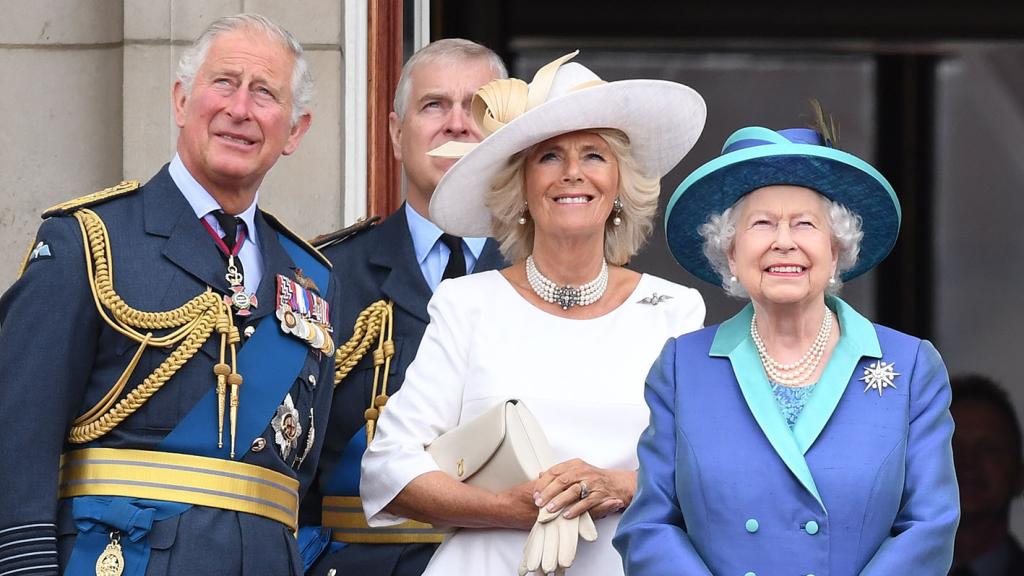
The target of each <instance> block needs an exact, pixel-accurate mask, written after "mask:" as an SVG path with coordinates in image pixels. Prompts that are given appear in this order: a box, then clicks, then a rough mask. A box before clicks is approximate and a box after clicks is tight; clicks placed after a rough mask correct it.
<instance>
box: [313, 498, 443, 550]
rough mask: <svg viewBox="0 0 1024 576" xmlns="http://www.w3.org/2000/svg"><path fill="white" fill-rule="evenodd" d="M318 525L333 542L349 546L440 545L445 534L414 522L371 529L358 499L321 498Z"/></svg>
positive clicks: (427, 525)
mask: <svg viewBox="0 0 1024 576" xmlns="http://www.w3.org/2000/svg"><path fill="white" fill-rule="evenodd" d="M321 522H322V523H323V525H324V526H325V527H327V528H330V529H331V532H332V535H331V537H332V539H333V540H334V541H335V542H346V543H348V544H439V543H440V542H441V540H443V539H444V535H445V532H444V531H443V530H438V529H436V528H434V527H433V526H431V525H430V524H426V523H424V522H417V521H415V520H408V521H406V522H402V523H401V524H397V525H395V526H385V527H383V528H371V527H370V526H369V525H368V524H367V523H366V515H364V514H363V502H362V500H360V499H359V497H357V496H324V503H323V517H322V518H321Z"/></svg>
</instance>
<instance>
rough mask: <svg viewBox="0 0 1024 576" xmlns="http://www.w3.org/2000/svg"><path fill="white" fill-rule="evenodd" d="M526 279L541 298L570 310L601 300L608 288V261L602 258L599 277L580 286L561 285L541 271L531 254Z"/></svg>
mask: <svg viewBox="0 0 1024 576" xmlns="http://www.w3.org/2000/svg"><path fill="white" fill-rule="evenodd" d="M526 280H527V281H528V282H529V283H530V288H531V289H533V291H534V293H536V294H537V296H540V299H541V300H543V301H545V302H549V303H551V304H558V305H559V306H561V307H562V310H568V309H569V308H572V307H573V306H587V305H589V304H593V303H594V302H597V301H598V300H600V299H601V296H604V292H605V290H607V289H608V261H607V260H603V259H602V260H601V271H600V272H599V273H598V274H597V278H594V279H593V280H591V281H590V282H587V283H586V284H583V285H582V286H579V287H576V286H571V285H569V284H566V285H565V286H559V285H558V284H555V282H554V281H552V280H551V279H549V278H548V277H546V276H544V275H543V274H541V273H540V270H538V269H537V264H536V263H535V262H534V261H533V255H532V254H531V255H529V256H527V257H526Z"/></svg>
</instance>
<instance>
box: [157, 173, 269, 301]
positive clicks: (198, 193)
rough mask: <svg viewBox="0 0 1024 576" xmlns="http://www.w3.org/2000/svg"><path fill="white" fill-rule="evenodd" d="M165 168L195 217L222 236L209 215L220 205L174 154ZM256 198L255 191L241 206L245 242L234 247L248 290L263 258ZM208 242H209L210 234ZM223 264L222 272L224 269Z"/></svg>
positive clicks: (257, 277)
mask: <svg viewBox="0 0 1024 576" xmlns="http://www.w3.org/2000/svg"><path fill="white" fill-rule="evenodd" d="M167 171H168V172H169V173H170V175H171V179H172V180H174V183H175V184H176V185H177V186H178V190H181V193H182V195H184V196H185V200H186V201H188V205H189V206H191V207H192V211H193V212H195V213H196V218H202V219H204V220H206V222H207V223H208V224H209V225H210V226H211V227H212V228H213V230H214V232H216V233H217V234H219V235H221V236H224V230H223V229H222V228H221V227H220V224H219V223H218V222H217V219H216V218H214V217H213V212H216V211H218V210H220V209H221V207H220V204H218V203H217V201H216V200H214V198H213V196H211V195H210V193H209V192H207V191H206V189H205V188H203V186H202V185H201V184H199V182H197V181H196V179H195V178H193V177H192V174H190V173H189V171H188V168H185V164H184V163H183V162H182V161H181V158H180V157H179V156H178V155H177V154H175V155H174V160H171V165H170V166H169V167H168V169H167ZM259 198H260V195H259V192H257V193H256V197H255V198H253V200H252V204H250V205H249V207H248V208H246V209H245V212H242V213H241V214H239V215H238V217H239V218H241V219H242V222H245V242H244V243H243V244H242V248H241V249H240V250H239V251H238V258H239V259H240V260H241V261H242V269H243V270H244V271H245V277H244V279H243V283H244V284H245V291H246V292H247V293H248V294H255V293H256V288H257V287H258V286H259V285H260V280H262V279H263V258H261V257H260V242H259V238H258V237H257V236H256V235H257V232H256V203H257V201H258V200H259ZM210 242H213V239H212V238H211V239H210ZM226 266H227V265H225V269H224V270H225V272H227V267H226Z"/></svg>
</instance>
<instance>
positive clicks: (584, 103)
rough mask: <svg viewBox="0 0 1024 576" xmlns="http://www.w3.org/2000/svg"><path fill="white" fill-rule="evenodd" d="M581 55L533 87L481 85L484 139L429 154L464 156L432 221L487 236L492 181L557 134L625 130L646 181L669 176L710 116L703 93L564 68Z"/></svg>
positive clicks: (478, 110)
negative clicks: (514, 157) (511, 160)
mask: <svg viewBox="0 0 1024 576" xmlns="http://www.w3.org/2000/svg"><path fill="white" fill-rule="evenodd" d="M577 53H578V51H577V52H573V53H571V54H567V55H565V56H563V57H561V58H559V59H558V60H555V61H554V62H551V63H550V64H547V65H546V66H544V67H543V68H541V69H540V70H539V71H538V72H537V74H536V75H535V76H534V79H533V82H531V83H530V84H529V86H527V84H526V83H525V82H523V81H522V80H518V79H514V78H510V79H507V80H494V81H492V82H490V83H488V84H486V85H484V86H483V87H482V88H481V89H480V90H478V91H477V93H476V95H475V96H474V97H473V116H474V119H475V120H476V122H477V126H479V127H480V129H481V130H482V131H483V133H484V134H485V138H484V140H483V141H481V142H480V143H477V144H471V143H466V142H449V143H448V144H445V145H444V146H441V147H439V148H437V149H435V150H432V151H431V152H430V154H432V155H435V156H448V157H460V159H459V161H458V162H456V163H455V164H454V165H453V166H452V167H451V168H450V169H449V170H448V172H446V173H445V175H444V176H443V177H442V178H441V181H440V182H439V183H438V185H437V189H436V190H434V194H433V197H432V198H431V200H430V218H431V220H433V221H434V223H435V224H437V225H438V226H439V227H440V228H441V229H442V230H445V231H446V232H448V233H450V234H454V235H457V236H470V237H481V236H490V235H491V212H490V210H488V208H487V206H486V205H485V203H484V202H485V197H486V194H487V191H488V190H489V189H490V187H491V181H492V180H493V179H494V176H495V175H496V174H497V173H498V172H499V171H500V170H501V169H502V168H504V167H505V166H506V163H507V162H508V160H509V158H510V157H511V156H512V155H514V154H515V153H517V152H520V151H522V150H525V149H527V148H529V147H530V146H533V145H534V144H537V143H539V142H543V141H545V140H547V139H548V138H553V137H555V136H558V135H560V134H567V133H569V132H575V131H577V130H587V129H598V128H614V129H617V130H621V131H622V132H624V133H625V134H626V136H628V137H629V141H630V148H631V149H632V153H633V157H634V158H635V160H636V162H637V165H638V167H639V169H640V171H641V172H642V173H643V175H644V176H646V177H648V178H659V179H660V178H661V177H663V176H665V174H668V172H669V170H671V169H672V168H673V167H675V165H676V164H678V163H679V161H680V160H682V159H683V157H684V156H685V155H686V153H687V152H689V151H690V149H691V148H693V145H694V144H695V143H696V142H697V138H698V137H699V136H700V133H701V130H703V129H704V120H705V118H706V117H707V107H706V106H705V104H704V99H703V98H701V96H700V94H698V93H697V92H696V91H695V90H693V89H692V88H690V87H689V86H684V85H683V84H679V83H676V82H669V81H666V80H619V81H616V82H605V81H603V80H601V78H599V77H598V76H597V74H594V73H593V72H591V71H590V70H589V69H588V68H586V67H585V66H583V65H581V64H577V63H575V62H570V63H567V64H566V63H565V62H566V61H567V60H569V59H570V58H572V57H573V56H575V55H576V54H577Z"/></svg>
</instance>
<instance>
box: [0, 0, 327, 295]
mask: <svg viewBox="0 0 1024 576" xmlns="http://www.w3.org/2000/svg"><path fill="white" fill-rule="evenodd" d="M238 12H258V13H261V14H263V15H265V16H267V17H269V18H271V19H272V20H275V21H276V22H278V23H280V24H281V25H283V26H284V27H285V28H287V29H288V30H289V31H291V32H292V33H293V34H295V35H296V37H298V39H299V41H300V42H301V43H302V45H303V47H304V48H305V50H306V53H307V58H308V59H309V62H310V67H311V69H312V71H313V75H314V78H315V79H316V86H317V90H316V96H315V98H314V101H313V106H312V112H313V124H312V128H311V129H310V131H309V132H308V133H307V134H306V137H305V139H304V140H303V142H302V145H301V146H300V148H299V150H298V151H297V152H296V153H295V154H294V155H292V156H290V157H286V158H283V159H282V160H281V161H279V162H278V164H277V166H275V167H274V169H273V170H272V171H271V172H270V174H269V175H268V176H267V178H266V180H265V181H264V183H263V186H262V188H261V190H260V204H261V205H262V206H263V207H264V208H266V209H267V210H269V211H271V212H274V213H275V214H277V215H278V216H280V217H281V218H282V219H283V220H284V221H285V222H287V223H288V224H289V226H291V227H292V228H293V229H295V230H296V231H297V232H299V233H300V234H302V235H304V236H312V235H315V234H319V233H322V232H327V231H330V230H334V229H336V228H339V227H340V226H341V225H342V213H343V212H342V210H343V198H342V193H341V190H342V182H343V166H344V162H343V160H344V159H343V153H344V150H343V141H344V126H343V119H344V115H343V89H344V86H343V80H344V68H343V66H344V61H343V55H342V40H343V38H342V36H343V4H342V3H341V2H337V0H302V1H301V2H298V1H273V0H75V1H74V2H68V1H66V0H36V1H34V2H23V1H20V0H0V14H3V17H2V18H0V77H2V78H3V79H4V84H5V89H4V90H0V125H2V129H0V245H2V246H4V247H5V248H6V249H5V250H3V251H0V291H2V290H6V288H7V287H8V286H9V285H10V283H12V282H13V281H14V280H15V279H16V277H17V274H18V269H19V267H20V264H21V261H22V259H23V258H24V256H25V253H26V251H27V249H28V248H29V244H30V243H31V242H32V240H33V238H34V236H35V231H36V228H37V227H38V226H39V223H40V220H39V214H40V213H41V212H42V211H43V210H44V209H45V208H46V207H48V206H51V205H53V204H56V203H58V202H61V201H64V200H67V199H69V198H73V197H76V196H80V195H82V194H86V193H89V192H92V191H95V190H97V189H100V188H105V187H107V186H111V185H113V184H116V183H117V182H118V181H119V180H121V179H122V178H130V179H139V180H143V181H145V180H147V179H148V178H149V177H150V176H152V175H153V174H154V173H155V172H156V171H157V170H158V169H159V168H160V167H161V166H162V165H163V164H164V163H166V162H167V161H168V160H170V158H171V157H172V156H173V154H174V144H175V141H176V139H177V126H176V125H175V124H174V116H173V113H172V108H171V87H172V85H173V83H174V71H175V68H176V66H177V61H178V56H179V55H180V53H181V51H182V50H183V49H184V47H185V46H187V45H188V44H190V43H191V41H192V40H193V39H194V38H195V36H196V35H197V34H198V33H199V32H201V31H202V29H203V28H204V27H205V26H206V25H207V24H208V23H209V22H210V21H211V20H213V19H215V18H217V17H219V16H223V15H226V14H235V13H238Z"/></svg>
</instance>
